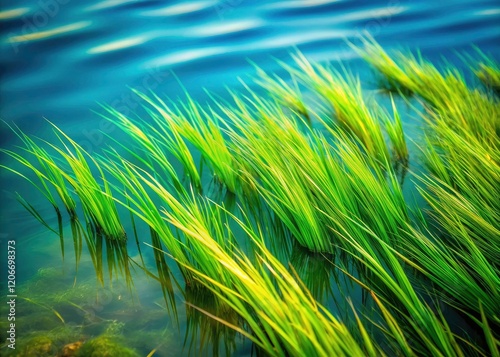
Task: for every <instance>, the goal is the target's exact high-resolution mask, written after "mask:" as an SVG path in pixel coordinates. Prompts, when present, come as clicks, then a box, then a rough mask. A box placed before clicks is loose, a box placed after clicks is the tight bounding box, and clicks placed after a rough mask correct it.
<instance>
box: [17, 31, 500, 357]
mask: <svg viewBox="0 0 500 357" xmlns="http://www.w3.org/2000/svg"><path fill="white" fill-rule="evenodd" d="M357 50H358V51H360V53H361V54H362V55H363V57H364V58H365V59H366V60H367V61H368V62H369V63H370V64H372V65H373V66H374V67H375V68H376V69H377V70H378V71H379V72H380V74H381V76H382V77H383V78H385V80H386V82H385V87H386V89H390V90H391V91H392V92H394V93H399V94H400V95H403V96H411V98H412V99H411V100H418V101H420V102H421V103H423V107H424V110H422V111H421V112H418V115H420V116H422V117H424V119H425V139H424V140H423V141H422V142H421V143H418V145H419V146H420V153H418V154H419V155H420V156H421V157H422V158H423V163H424V164H425V168H424V169H423V170H421V171H419V172H409V168H410V167H411V164H412V163H411V162H410V161H409V158H410V152H409V151H408V148H407V145H406V139H405V133H404V123H403V121H402V119H401V117H400V116H399V114H398V111H397V107H396V105H395V104H394V101H392V110H391V111H387V112H386V111H385V110H383V108H381V107H379V106H378V105H376V104H374V103H373V102H369V101H368V100H366V98H365V96H364V95H363V92H362V88H361V82H360V81H359V80H358V79H355V77H353V76H352V75H344V74H342V73H338V72H336V71H334V70H332V69H331V68H330V67H328V66H323V65H318V64H311V63H310V62H308V61H307V59H305V57H304V56H302V55H298V56H296V57H295V60H296V62H297V68H291V67H286V68H287V69H289V71H290V74H291V75H292V77H293V78H294V80H295V81H296V82H295V85H293V86H291V85H288V84H287V83H286V82H284V81H282V80H280V79H279V78H273V77H271V76H268V75H266V74H264V73H263V72H262V71H260V72H259V73H260V77H261V78H260V80H258V81H257V83H259V84H260V85H262V86H263V87H264V89H266V91H267V92H268V93H269V94H270V95H269V97H268V98H263V97H262V96H260V95H258V94H256V93H254V92H252V91H250V92H249V93H246V94H241V95H238V94H234V93H231V99H232V102H231V103H230V102H228V101H225V100H219V99H215V102H214V103H213V106H212V107H207V108H204V107H202V106H200V105H199V104H197V103H195V102H194V101H193V100H192V99H188V100H187V104H179V105H174V104H171V103H166V102H164V101H163V100H161V99H160V98H159V97H157V96H154V95H152V96H149V97H148V96H146V95H145V94H142V93H137V94H138V95H139V96H140V97H141V98H142V99H143V100H144V101H145V103H146V104H147V106H148V109H147V114H148V115H149V116H151V118H152V120H151V121H150V122H149V123H148V124H141V123H139V122H137V123H136V122H135V121H133V120H132V119H130V118H127V117H125V116H124V115H122V114H120V113H117V112H116V111H113V110H112V109H109V108H108V110H107V114H106V115H107V117H108V118H109V119H110V120H114V121H116V122H118V123H119V125H120V127H121V128H122V130H123V131H124V132H125V133H127V134H129V137H130V142H129V143H127V145H126V147H123V146H124V145H118V147H119V146H122V148H121V149H122V150H123V149H125V150H126V151H127V152H128V154H129V155H132V157H133V159H134V162H131V161H130V160H127V159H126V158H125V157H124V156H123V155H121V154H120V152H119V151H118V150H116V151H113V150H112V151H110V152H108V153H107V156H103V157H98V158H90V157H89V159H90V160H91V161H92V163H94V164H95V168H94V170H91V169H88V168H87V166H88V165H86V159H85V160H84V159H83V158H86V157H88V155H87V154H86V153H85V152H83V151H82V150H81V148H78V147H76V146H75V145H74V144H72V141H71V139H69V138H66V139H67V140H68V141H65V140H64V141H63V140H61V144H62V148H57V147H55V146H54V145H52V144H51V146H52V147H53V148H55V149H56V152H57V153H58V154H60V155H61V156H62V158H64V159H65V160H66V161H67V162H68V163H69V166H70V167H69V168H68V167H64V166H54V165H51V166H50V169H51V170H52V169H55V170H61V173H60V174H61V175H62V177H64V179H65V181H67V182H69V183H70V185H71V186H72V187H73V190H74V193H75V194H76V197H78V198H79V202H80V204H81V205H82V206H83V209H84V212H85V215H84V219H85V221H86V223H87V225H89V226H90V227H91V229H90V230H88V231H87V232H86V233H85V234H86V235H85V237H86V238H87V244H88V245H89V247H91V255H92V256H93V259H94V266H95V267H96V270H97V271H98V276H101V278H100V281H101V283H103V282H104V279H103V278H102V271H103V270H104V268H103V264H102V261H103V254H104V249H103V246H106V249H105V252H106V257H107V263H108V270H109V272H110V276H111V277H112V275H113V274H112V272H113V271H120V269H121V270H122V272H123V273H124V274H125V275H126V276H129V275H130V272H129V271H128V270H127V269H128V265H129V259H128V253H127V251H126V249H125V246H121V245H120V246H119V245H117V244H120V242H124V237H125V235H124V233H123V228H122V227H123V226H124V225H123V224H122V219H123V217H121V216H119V215H118V213H117V210H116V206H115V205H116V204H119V205H121V206H123V207H124V208H126V209H128V210H129V211H130V212H131V213H132V215H133V216H134V217H135V218H136V219H139V220H141V221H142V222H143V223H145V224H146V225H147V226H148V227H149V229H150V230H151V232H152V233H151V237H152V240H151V241H152V245H153V247H154V248H156V249H155V261H156V268H157V274H156V273H154V274H153V273H151V272H150V273H149V274H151V275H153V276H154V277H155V278H156V279H157V280H158V281H160V282H161V284H162V286H163V291H164V297H165V301H166V304H167V306H168V307H169V309H170V310H171V311H176V305H175V296H174V295H173V291H174V288H175V286H177V288H180V289H183V293H184V297H185V299H186V300H187V301H188V303H189V304H188V307H189V308H188V311H187V318H188V329H187V335H186V336H187V337H186V341H187V344H188V345H190V346H193V344H192V341H194V340H195V339H196V337H195V336H197V332H198V331H199V334H200V335H199V336H201V337H199V339H198V342H200V344H201V349H203V345H204V342H206V341H209V342H210V344H211V348H212V352H214V353H219V352H221V351H220V350H218V347H219V343H220V340H223V341H224V343H225V345H224V347H225V349H226V352H228V353H229V352H231V351H232V350H233V348H234V344H233V342H232V341H234V336H235V332H234V331H236V332H238V333H240V334H241V335H243V336H245V337H247V338H248V339H249V340H251V341H252V342H254V344H255V345H256V346H257V348H258V350H259V351H262V352H264V353H266V354H269V355H276V356H281V355H286V354H289V355H297V356H312V355H314V356H316V355H317V356H333V355H336V356H342V355H346V356H347V355H349V356H353V355H359V356H367V355H370V356H378V355H384V354H385V355H409V356H413V355H423V356H425V355H441V356H463V355H488V354H490V355H499V352H498V346H499V340H498V339H499V335H498V333H497V332H496V331H497V329H498V326H500V311H499V308H498V307H499V306H500V290H499V286H500V271H499V269H498V267H499V260H500V251H499V248H498V247H499V244H498V243H500V242H499V238H498V237H500V234H499V233H500V227H499V226H498V222H500V217H499V215H498V212H500V206H499V203H498V202H499V200H498V197H500V191H499V188H500V168H499V163H500V154H499V150H498V149H499V146H500V140H499V138H498V133H499V132H500V110H499V105H498V99H497V98H495V97H494V96H493V94H492V93H489V92H486V91H483V90H481V89H479V88H469V86H468V85H467V83H466V82H465V80H464V79H463V76H462V75H461V74H460V73H459V72H458V70H455V69H453V68H448V69H445V70H444V71H440V70H438V69H437V68H436V67H435V66H434V65H432V64H431V63H428V62H426V61H425V60H423V59H422V58H421V57H420V56H418V57H415V56H412V55H403V54H399V55H396V58H397V60H394V59H393V58H392V57H390V56H389V55H388V54H387V53H385V52H384V50H383V49H382V48H381V47H379V46H378V45H377V44H376V43H374V42H372V41H370V40H367V41H366V42H365V46H364V47H363V48H361V49H357ZM483 62H484V61H483ZM485 63H492V62H485ZM480 68H482V69H481V71H482V72H481V73H483V74H480V73H477V75H478V76H479V77H480V78H481V76H483V77H484V76H485V75H486V74H484V73H486V72H488V78H495V76H496V75H498V73H497V72H498V71H497V70H496V69H495V67H494V66H491V65H489V66H488V69H485V68H486V67H485V65H482V67H480ZM490 72H491V73H490ZM486 84H488V85H490V84H489V82H486ZM300 86H305V87H308V88H309V89H310V90H313V91H315V92H316V93H317V94H318V100H317V102H319V103H323V104H327V105H326V107H325V106H324V105H323V107H324V108H323V109H318V108H308V107H306V105H305V104H304V103H303V101H302V99H301V96H300V93H299V87H300ZM285 92H290V93H289V95H286V96H285V95H284V94H285ZM408 100H410V99H409V98H408ZM58 132H59V133H60V131H58ZM59 135H61V134H59ZM68 142H69V143H70V144H67V143H68ZM26 143H28V144H29V145H28V146H30V145H35V147H37V146H36V145H38V144H31V143H32V142H31V141H29V142H27V141H25V144H26ZM65 143H66V144H65ZM194 149H195V150H198V151H199V152H200V154H201V157H202V159H203V162H205V163H206V164H207V166H208V168H209V170H210V175H212V176H213V178H214V180H216V181H217V182H218V183H219V187H221V191H220V192H219V194H214V195H210V198H209V197H208V195H207V194H206V193H205V192H204V189H205V187H204V185H203V183H204V182H205V181H206V177H204V175H203V173H202V172H201V169H200V168H199V166H198V165H196V164H195V161H194V157H195V156H194V155H193V154H192V152H191V151H190V150H194ZM41 150H42V149H40V150H38V149H32V151H33V152H35V155H34V156H35V158H36V159H40V158H41V159H42V160H43V162H48V160H47V159H43V157H44V156H43V155H41V154H36V153H42V152H44V151H41ZM73 151H75V152H76V154H73V153H72V152H73ZM8 153H9V154H10V155H11V156H12V157H13V158H15V159H17V160H18V161H19V162H20V163H21V164H24V165H25V166H28V168H31V169H32V171H34V174H35V175H36V176H38V178H39V179H41V181H42V185H43V186H42V187H38V188H39V189H41V191H42V192H46V191H47V188H48V187H49V186H48V183H50V184H52V186H54V185H55V186H56V187H57V183H56V184H54V182H52V181H54V180H52V181H51V180H48V179H47V177H48V176H47V175H40V172H42V173H43V170H47V168H45V169H44V167H42V168H41V169H40V168H38V166H37V164H36V161H35V162H30V163H28V164H26V163H25V158H24V157H23V156H19V155H17V154H16V153H15V152H13V151H9V152H8ZM74 155H76V156H74ZM175 160H177V162H178V163H179V164H180V165H182V166H183V167H184V171H185V173H186V174H187V178H188V180H183V179H181V178H180V173H179V172H177V170H176V169H175V165H174V164H173V163H172V162H174V161H175ZM53 162H58V161H57V160H56V161H53ZM415 166H416V167H418V165H415ZM15 172H17V173H18V174H21V175H23V177H27V176H26V175H27V174H24V173H21V172H20V171H18V170H15ZM405 175H410V177H411V178H412V180H413V182H414V185H416V187H417V192H418V193H419V194H420V195H421V197H422V198H423V199H424V200H425V201H426V202H427V204H428V205H429V210H428V211H427V212H424V211H422V210H421V208H419V207H412V206H410V205H409V204H408V202H407V201H406V199H405V196H404V195H403V188H402V182H403V177H404V176H405ZM96 178H98V179H99V182H98V181H96ZM52 186H50V187H51V188H52ZM47 196H48V197H49V198H50V197H51V196H50V195H47ZM51 202H52V201H51ZM236 203H237V204H236ZM31 211H32V213H34V214H35V215H36V211H34V208H33V209H31ZM108 218H109V222H108V221H106V219H108ZM275 223H276V224H275ZM134 225H135V223H134ZM291 242H294V243H293V244H298V245H300V246H301V249H306V250H308V251H309V252H308V254H309V255H304V254H300V253H299V252H298V250H292V252H293V253H292V255H291V256H290V255H289V253H288V252H290V250H291V249H290V247H291V246H292V243H291ZM280 246H281V247H282V248H281V249H280ZM243 247H245V249H242V248H243ZM163 249H165V252H166V253H167V255H169V256H170V257H171V258H173V260H174V261H175V262H176V263H177V268H178V269H179V270H180V272H181V277H182V278H183V279H184V283H185V290H184V287H183V286H181V284H180V282H177V280H176V278H175V276H174V273H173V272H172V270H171V269H170V267H169V266H168V265H167V264H166V261H165V259H164V256H163V255H162V253H161V252H162V251H163ZM143 266H144V264H143ZM144 268H145V267H144ZM339 275H342V277H343V279H345V278H348V279H350V281H351V282H352V284H355V285H356V287H357V288H358V289H362V291H363V293H362V296H363V298H362V299H361V300H362V301H361V303H358V302H356V304H354V303H353V299H354V296H353V295H354V294H355V293H353V292H351V291H350V290H349V289H343V291H342V292H339V293H338V294H336V293H334V290H335V289H332V287H331V284H332V283H333V281H335V282H337V283H338V282H339V281H340V278H339ZM332 277H333V279H332ZM207 290H208V291H209V292H210V294H208V295H207V294H206V291H207ZM353 291H354V290H353ZM202 292H203V293H202ZM328 294H330V295H333V297H332V298H333V299H334V300H336V303H337V307H338V309H339V310H341V309H342V308H341V307H342V306H344V309H349V314H343V313H338V314H335V313H333V312H332V311H329V310H328V309H326V308H325V307H324V305H322V304H321V303H320V302H319V301H318V300H322V299H325V300H326V298H325V296H326V295H328ZM207 296H208V298H207ZM75 304H76V303H75ZM71 306H73V305H71ZM191 308H192V309H191ZM193 309H197V310H193ZM445 310H449V311H452V312H453V313H454V314H458V315H461V316H463V317H465V318H466V320H467V321H468V323H469V324H470V327H464V329H465V330H466V329H467V328H468V329H469V330H470V329H472V330H474V329H475V330H480V331H482V333H481V334H480V335H481V336H480V338H475V337H474V338H473V337H471V336H469V335H468V334H467V331H460V330H457V329H456V328H455V327H454V326H450V314H448V315H445V314H444V313H443V311H445ZM195 311H198V312H202V313H204V314H205V315H206V316H202V315H199V314H198V315H197V314H196V313H195ZM61 315H62V314H61ZM339 315H340V316H339ZM56 317H57V315H56ZM208 317H209V318H211V319H213V320H215V321H217V322H219V323H222V324H224V325H225V326H222V325H220V324H219V323H215V322H213V321H212V320H209V319H208ZM231 329H232V330H234V331H231ZM101 332H102V331H101ZM123 333H124V332H123ZM104 334H105V332H104Z"/></svg>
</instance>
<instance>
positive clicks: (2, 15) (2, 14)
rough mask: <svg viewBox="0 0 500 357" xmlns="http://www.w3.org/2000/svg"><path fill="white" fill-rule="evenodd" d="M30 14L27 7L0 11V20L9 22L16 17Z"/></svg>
mask: <svg viewBox="0 0 500 357" xmlns="http://www.w3.org/2000/svg"><path fill="white" fill-rule="evenodd" d="M28 12H30V8H29V7H18V8H16V9H10V10H3V11H0V20H10V19H14V18H16V17H21V16H23V15H25V14H27V13H28Z"/></svg>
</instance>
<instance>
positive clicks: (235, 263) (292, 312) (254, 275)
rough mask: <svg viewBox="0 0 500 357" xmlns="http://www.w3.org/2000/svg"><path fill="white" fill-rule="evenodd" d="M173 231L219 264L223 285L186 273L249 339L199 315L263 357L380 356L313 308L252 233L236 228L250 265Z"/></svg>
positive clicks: (204, 239) (206, 240)
mask: <svg viewBox="0 0 500 357" xmlns="http://www.w3.org/2000/svg"><path fill="white" fill-rule="evenodd" d="M179 223H180V222H177V224H179ZM178 227H179V228H180V229H181V230H183V231H185V232H186V233H187V234H189V236H190V237H191V238H192V239H194V240H196V241H197V242H199V243H200V244H201V245H202V246H203V247H204V249H205V254H207V257H209V258H210V259H211V260H213V261H217V262H220V264H221V268H222V269H223V271H224V275H226V276H227V277H228V278H229V280H228V281H226V282H222V281H221V280H220V279H219V274H217V275H210V274H207V273H203V272H201V271H199V270H196V269H194V268H192V267H187V268H188V269H192V270H193V272H194V273H195V274H196V276H197V277H198V279H200V282H201V283H203V284H204V285H206V286H207V287H208V288H209V289H210V290H211V291H213V292H214V293H215V294H216V295H217V296H218V297H219V298H220V299H221V300H222V301H224V302H225V303H227V304H228V305H229V306H230V307H231V308H232V309H233V310H235V311H236V312H237V313H238V314H239V315H240V316H242V317H243V318H244V319H245V321H246V323H247V324H248V326H249V328H250V329H251V333H249V332H248V331H246V330H245V329H242V328H240V327H238V326H236V325H234V324H231V323H230V322H228V321H223V320H221V319H220V318H218V317H216V316H213V315H211V314H209V312H207V311H205V313H206V314H208V315H209V316H212V317H213V318H215V319H216V320H218V321H221V322H222V323H225V324H226V325H228V326H230V327H231V328H233V329H235V330H236V331H238V332H240V333H241V334H243V335H244V336H246V337H248V338H249V339H250V340H252V341H253V342H254V343H255V344H256V345H257V346H258V347H260V348H262V349H263V350H264V351H265V352H266V353H267V354H269V355H272V356H282V355H285V354H289V355H292V356H309V355H315V356H348V355H349V356H367V355H368V356H370V355H371V356H375V355H378V353H379V352H381V351H380V350H379V349H378V348H377V347H376V346H375V344H374V342H373V341H372V340H371V339H370V337H369V336H368V335H367V334H364V333H361V340H362V341H363V344H360V342H359V341H358V340H357V338H356V337H355V336H354V335H353V334H351V332H350V331H348V329H347V328H346V327H345V325H343V324H342V323H340V322H339V321H338V320H336V319H335V317H334V316H333V315H331V314H330V313H329V312H328V310H326V309H325V308H324V307H323V306H321V305H319V304H318V303H317V302H316V301H315V300H314V299H313V298H312V296H311V295H310V294H309V293H308V292H307V289H305V288H304V287H303V285H301V283H300V282H298V281H297V280H296V279H295V277H294V276H293V275H292V274H291V273H290V272H289V271H288V269H286V268H285V267H284V266H283V265H282V264H281V263H280V262H279V261H278V260H277V259H276V258H275V257H274V256H273V255H272V254H271V253H270V252H269V251H268V250H267V249H266V248H265V246H263V245H261V243H259V242H262V241H263V238H262V237H259V236H258V234H257V233H256V232H255V231H254V230H253V229H249V228H248V227H247V226H246V225H244V224H242V227H243V229H245V230H246V232H247V233H248V234H249V235H250V236H251V237H252V240H253V242H254V244H255V246H256V248H257V251H258V256H259V261H258V262H257V263H252V262H251V261H250V259H249V258H248V257H247V256H246V255H245V254H244V253H243V252H241V251H239V250H234V251H233V253H228V252H227V250H225V249H224V248H222V247H220V245H219V244H218V243H216V242H215V241H214V240H213V239H212V238H211V237H210V235H200V234H190V233H189V232H190V230H189V229H188V228H187V227H183V226H182V225H180V224H179V225H178ZM227 283H229V285H228V284H227ZM292 306H293V308H290V307H292ZM358 323H359V329H360V331H362V332H363V331H365V330H364V327H363V325H362V324H361V321H360V320H358Z"/></svg>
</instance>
